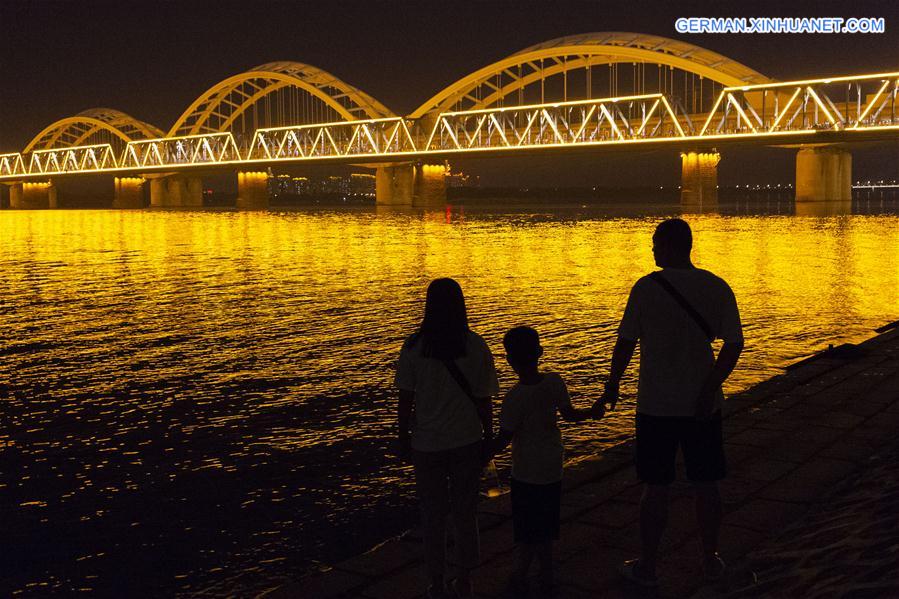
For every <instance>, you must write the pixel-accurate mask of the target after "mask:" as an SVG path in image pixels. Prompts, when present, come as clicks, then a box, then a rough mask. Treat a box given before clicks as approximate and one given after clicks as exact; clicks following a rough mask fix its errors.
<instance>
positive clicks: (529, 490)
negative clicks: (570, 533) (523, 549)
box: [512, 478, 562, 544]
mask: <svg viewBox="0 0 899 599" xmlns="http://www.w3.org/2000/svg"><path fill="white" fill-rule="evenodd" d="M561 506H562V481H559V482H555V483H549V484H546V485H535V484H531V483H525V482H522V481H520V480H515V479H514V478H513V479H512V529H513V531H514V534H515V542H516V543H529V544H530V543H534V544H536V543H547V542H549V541H555V540H557V539H558V538H559V513H560V512H561Z"/></svg>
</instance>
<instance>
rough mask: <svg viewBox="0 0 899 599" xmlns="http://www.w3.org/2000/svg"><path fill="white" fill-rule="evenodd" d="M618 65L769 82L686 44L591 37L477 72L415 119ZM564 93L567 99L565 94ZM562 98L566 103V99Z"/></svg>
mask: <svg viewBox="0 0 899 599" xmlns="http://www.w3.org/2000/svg"><path fill="white" fill-rule="evenodd" d="M616 63H640V64H650V65H659V66H667V67H671V68H676V69H679V70H681V71H685V72H688V73H693V74H695V75H698V76H700V77H704V78H706V79H709V80H711V81H715V82H717V83H720V84H722V85H730V86H736V85H745V84H757V83H767V82H770V81H771V79H769V78H768V77H765V76H764V75H762V74H760V73H758V72H756V71H754V70H752V69H750V68H749V67H747V66H745V65H743V64H741V63H738V62H736V61H734V60H731V59H729V58H727V57H726V56H723V55H721V54H718V53H716V52H712V51H711V50H706V49H704V48H700V47H699V46H694V45H693V44H689V43H687V42H682V41H678V40H672V39H669V38H664V37H659V36H655V35H646V34H640V33H625V32H605V33H589V34H583V35H576V36H568V37H562V38H558V39H554V40H550V41H548V42H544V43H542V44H537V45H535V46H531V47H529V48H525V49H524V50H521V51H520V52H517V53H516V54H513V55H511V56H509V57H507V58H504V59H502V60H500V61H497V62H495V63H493V64H491V65H488V66H486V67H484V68H482V69H479V70H477V71H475V72H474V73H471V74H470V75H468V76H466V77H463V78H462V79H460V80H459V81H457V82H455V83H453V84H452V85H450V86H449V87H447V88H445V89H443V90H441V91H440V92H438V93H437V94H436V95H434V96H433V97H432V98H430V99H429V100H428V101H427V102H425V103H424V104H422V105H421V106H420V107H419V108H418V109H417V110H416V111H415V112H413V113H412V115H411V116H412V117H413V118H419V117H421V116H423V115H425V114H427V113H434V112H446V111H449V110H456V109H459V110H472V109H474V110H477V109H482V108H489V107H491V106H494V105H498V104H499V103H501V102H503V101H504V99H505V98H506V97H508V96H510V95H511V94H513V93H515V92H517V91H519V90H521V89H522V88H524V87H526V86H529V85H533V84H539V83H540V82H541V81H545V80H547V79H549V78H550V77H552V76H554V75H558V74H567V73H569V72H577V71H583V70H584V69H590V68H592V67H596V66H600V65H607V64H616ZM564 93H565V94H566V95H567V89H566V90H565V92H564ZM613 93H617V92H613ZM640 93H645V92H643V91H641V92H640ZM587 97H589V94H588V95H587ZM562 99H563V101H567V97H564V98H562Z"/></svg>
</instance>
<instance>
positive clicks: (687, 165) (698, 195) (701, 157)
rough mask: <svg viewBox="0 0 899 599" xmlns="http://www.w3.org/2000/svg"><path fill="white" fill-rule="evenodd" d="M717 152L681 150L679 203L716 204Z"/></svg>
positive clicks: (695, 204) (718, 160)
mask: <svg viewBox="0 0 899 599" xmlns="http://www.w3.org/2000/svg"><path fill="white" fill-rule="evenodd" d="M719 162H721V154H719V153H718V152H715V151H712V152H692V151H691V152H681V192H680V201H681V204H683V205H687V206H700V207H701V206H709V205H717V204H718V163H719Z"/></svg>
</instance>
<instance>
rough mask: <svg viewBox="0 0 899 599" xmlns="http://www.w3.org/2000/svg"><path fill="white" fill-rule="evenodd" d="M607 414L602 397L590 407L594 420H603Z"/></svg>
mask: <svg viewBox="0 0 899 599" xmlns="http://www.w3.org/2000/svg"><path fill="white" fill-rule="evenodd" d="M605 415H606V407H605V406H604V405H603V403H602V399H599V400H597V401H595V402H594V403H593V407H591V408H590V417H591V418H593V419H594V420H602V418H603V416H605Z"/></svg>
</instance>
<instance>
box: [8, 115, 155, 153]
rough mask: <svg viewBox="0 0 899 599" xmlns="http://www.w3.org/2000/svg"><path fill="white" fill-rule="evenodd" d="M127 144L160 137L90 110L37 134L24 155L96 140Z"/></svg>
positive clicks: (141, 125)
mask: <svg viewBox="0 0 899 599" xmlns="http://www.w3.org/2000/svg"><path fill="white" fill-rule="evenodd" d="M104 134H105V137H107V138H110V139H115V140H118V141H120V142H122V143H128V142H129V141H133V140H135V139H144V138H148V137H162V135H163V133H162V131H161V130H159V129H158V128H156V127H154V126H153V125H150V124H148V123H145V122H143V121H141V120H138V119H136V118H134V117H133V116H130V115H128V114H125V113H124V112H121V111H119V110H113V109H111V108H91V109H90V110H85V111H83V112H79V113H78V114H76V115H75V116H71V117H68V118H64V119H60V120H58V121H56V122H55V123H53V124H51V125H49V126H48V127H46V128H45V129H44V130H43V131H41V132H40V133H38V134H37V135H36V136H35V137H34V139H32V140H31V142H30V143H29V144H28V145H27V146H26V147H25V150H24V152H25V153H27V152H30V151H32V150H49V149H54V148H60V147H71V146H83V145H86V144H87V143H88V142H89V141H91V140H94V139H96V138H97V137H98V136H100V137H102V136H104Z"/></svg>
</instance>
